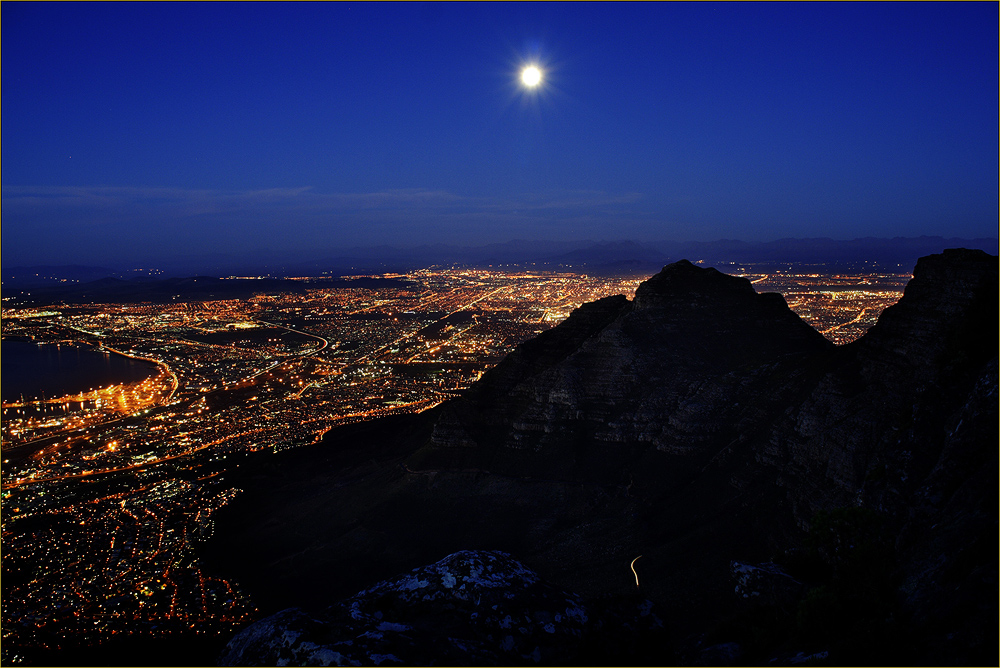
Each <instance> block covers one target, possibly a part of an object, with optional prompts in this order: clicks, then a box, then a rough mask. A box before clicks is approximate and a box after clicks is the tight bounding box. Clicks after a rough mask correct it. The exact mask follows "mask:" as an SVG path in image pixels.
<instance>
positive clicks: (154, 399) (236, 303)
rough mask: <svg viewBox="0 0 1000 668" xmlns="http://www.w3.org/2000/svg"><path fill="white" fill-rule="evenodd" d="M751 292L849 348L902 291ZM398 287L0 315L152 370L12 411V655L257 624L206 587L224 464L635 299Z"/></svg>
mask: <svg viewBox="0 0 1000 668" xmlns="http://www.w3.org/2000/svg"><path fill="white" fill-rule="evenodd" d="M387 277H388V276H387ZM747 277H748V278H750V279H751V280H752V281H753V282H754V283H755V287H756V288H757V290H758V291H765V290H768V291H778V292H782V293H783V294H785V296H786V299H787V300H788V302H789V304H790V305H791V306H792V308H793V309H796V310H797V311H798V312H799V314H800V315H801V316H802V317H803V318H804V319H806V320H807V321H808V322H810V323H811V324H813V325H814V326H817V328H819V329H821V330H822V331H824V332H825V333H826V334H827V335H828V336H830V337H831V339H833V340H835V341H838V342H841V341H845V340H849V339H850V338H851V337H853V338H856V337H857V336H859V335H860V333H861V332H863V331H864V328H867V326H869V325H870V324H871V323H872V322H873V321H874V317H876V316H877V314H878V313H879V312H881V310H882V309H883V308H884V307H885V306H887V305H888V304H890V303H891V302H893V301H895V300H896V299H898V297H899V295H900V293H901V289H902V284H903V283H905V279H906V278H908V277H902V276H900V277H895V276H882V277H871V276H866V277H858V276H853V277H829V276H809V275H804V274H792V273H781V274H768V275H765V274H759V273H757V274H753V273H747ZM392 278H396V279H402V280H403V281H405V285H404V286H403V287H398V284H394V285H397V287H384V288H378V289H368V288H356V287H352V288H341V289H331V288H316V289H309V290H307V291H306V293H305V294H304V295H301V294H298V295H281V294H260V295H257V296H255V297H253V298H251V299H247V300H225V301H211V302H199V303H185V304H181V303H171V304H162V305H158V304H148V303H146V304H112V305H101V306H77V307H61V308H59V309H58V310H56V309H48V310H38V309H33V310H23V311H18V310H16V309H10V310H7V309H5V310H4V312H3V316H4V317H3V333H4V335H5V336H7V335H17V336H20V337H25V338H28V339H32V340H35V341H38V342H40V343H41V342H54V341H62V342H75V343H84V344H89V345H93V346H101V347H103V348H105V349H109V350H113V351H116V352H118V353H121V354H126V355H129V356H132V357H136V358H141V359H144V360H149V361H152V362H154V363H155V364H157V367H158V371H157V372H156V373H154V374H153V375H152V376H151V377H149V378H147V379H146V380H143V381H141V382H139V383H132V384H124V385H123V384H118V385H112V386H109V387H105V388H95V389H91V390H88V391H86V392H80V393H75V394H72V395H68V396H65V397H59V398H57V399H52V400H46V401H39V400H30V401H29V400H26V401H23V402H16V403H14V402H12V403H6V404H4V406H3V412H4V414H3V417H4V420H3V437H4V441H3V467H2V487H3V492H2V494H3V504H2V506H0V512H2V522H3V525H2V526H3V550H4V569H5V574H7V573H8V571H10V572H11V573H15V574H16V573H17V572H20V571H19V569H27V570H30V571H31V573H32V574H33V575H32V576H31V577H29V578H27V579H22V578H20V576H19V577H17V578H13V577H12V578H11V579H10V580H6V577H5V580H6V581H8V582H14V584H11V585H9V587H8V588H7V589H5V607H4V610H3V620H2V621H3V627H4V639H5V641H6V642H5V644H7V645H9V646H10V647H13V648H14V649H16V650H17V651H18V652H19V653H20V652H21V650H22V649H24V648H30V647H54V646H56V645H60V644H63V645H65V644H67V643H68V644H70V645H71V644H73V643H77V644H79V643H89V642H92V641H95V640H100V639H103V638H107V637H110V636H111V635H115V634H119V633H135V632H136V629H142V632H143V633H149V634H150V635H153V636H155V635H157V634H160V635H163V634H170V633H178V632H187V631H189V630H200V631H206V630H207V629H208V627H209V625H211V624H215V625H216V626H215V627H213V628H220V629H229V628H233V627H235V626H236V625H238V624H241V623H244V622H245V621H246V620H248V619H249V618H251V617H252V616H253V614H254V610H253V606H252V604H251V602H250V601H249V600H248V599H247V598H246V597H245V596H244V595H242V594H241V593H240V592H239V589H238V587H237V586H236V585H235V584H233V583H230V582H225V581H223V580H216V579H212V578H208V577H206V576H205V575H204V573H203V572H202V570H201V567H200V565H199V562H198V559H197V556H196V554H195V552H194V546H195V545H196V544H197V542H198V541H200V540H203V539H204V537H205V536H207V535H208V534H209V533H210V532H211V528H212V515H213V513H214V512H215V510H217V509H218V508H220V507H221V506H222V505H224V504H225V503H228V501H230V500H231V499H232V498H233V497H234V496H235V495H236V494H237V493H238V491H237V490H234V489H232V487H231V486H230V485H228V484H227V482H226V475H225V470H226V460H227V458H228V457H232V456H233V455H236V454H243V453H246V452H252V451H257V450H265V449H267V450H273V451H278V450H283V449H286V448H293V447H298V446H301V445H303V444H307V443H313V442H316V441H318V440H320V439H322V437H323V435H324V434H326V433H327V432H328V431H329V430H330V429H331V428H333V427H335V426H337V425H339V424H346V423H351V422H357V421H362V420H368V419H372V418H374V417H380V416H385V415H391V414H394V413H400V412H415V411H421V410H425V409H427V408H430V407H432V406H434V405H437V404H438V403H440V402H441V401H444V400H446V399H447V398H449V397H451V396H454V395H455V394H456V393H458V392H460V391H461V390H462V389H464V388H465V387H467V386H468V385H469V384H471V383H472V382H474V381H475V380H476V379H477V378H479V377H480V376H481V375H482V373H483V372H484V371H485V370H486V369H487V368H489V367H490V366H491V365H493V364H495V363H497V362H498V361H499V360H500V359H502V358H503V356H504V355H506V354H507V353H508V352H509V351H510V350H512V349H513V347H514V346H516V345H517V344H518V343H520V342H521V341H523V340H525V339H528V338H531V337H533V336H535V335H537V334H538V333H540V332H542V331H544V330H546V329H548V328H550V327H552V326H554V325H555V324H557V323H558V322H560V321H562V320H563V319H565V318H566V317H567V316H568V315H569V314H570V313H571V312H572V310H573V309H574V308H576V307H578V306H579V305H580V304H581V303H584V302H588V301H592V300H595V299H599V298H601V297H604V296H608V295H612V294H625V295H627V296H631V295H632V294H633V293H634V291H635V288H636V287H637V285H638V283H639V280H638V279H614V278H597V277H592V276H586V275H581V274H572V273H561V274H558V273H539V272H525V271H504V270H502V269H499V268H498V269H491V270H471V269H466V270H454V269H424V270H420V271H415V272H412V273H410V274H406V275H393V276H392ZM862 281H867V283H862ZM29 518H31V519H32V521H33V522H34V524H31V523H28V524H25V523H23V522H22V520H25V519H29ZM25 526H33V527H35V528H32V529H31V530H30V531H29V530H28V529H23V528H22V527H25ZM38 527H41V528H38ZM22 580H23V581H22ZM18 648H21V649H18ZM11 651H13V650H11ZM19 655H20V654H19ZM5 656H8V657H10V656H14V655H13V654H9V655H5Z"/></svg>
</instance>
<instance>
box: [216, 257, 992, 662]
mask: <svg viewBox="0 0 1000 668" xmlns="http://www.w3.org/2000/svg"><path fill="white" fill-rule="evenodd" d="M997 284H998V277H997V258H996V257H995V256H990V255H987V254H986V253H983V252H981V251H965V250H951V251H945V252H944V253H942V254H941V255H935V256H930V257H927V258H923V259H921V261H920V262H919V263H918V265H917V267H916V270H915V272H914V278H913V280H912V281H911V282H910V284H909V285H908V286H907V288H906V292H905V295H904V296H903V298H902V299H901V300H900V301H899V303H897V304H896V305H894V306H892V307H890V308H889V309H886V311H885V312H884V313H883V314H882V316H881V318H880V319H879V321H878V324H877V325H876V326H875V327H873V328H872V329H871V330H870V331H869V332H868V333H867V334H866V335H865V336H864V337H862V338H861V339H859V340H858V341H856V342H855V343H853V344H850V345H848V346H843V347H839V348H836V347H833V346H832V345H831V344H829V343H828V342H827V341H826V340H825V339H823V337H822V336H821V335H819V334H818V333H817V332H816V331H815V330H813V329H811V328H810V327H809V326H807V325H806V324H805V323H803V322H802V321H801V320H800V319H799V318H798V317H797V316H796V315H795V314H794V313H792V312H791V311H790V310H789V309H788V308H787V306H786V305H785V303H784V300H783V299H782V298H781V297H780V296H779V295H774V294H757V293H756V292H755V291H754V290H753V287H752V286H751V285H750V284H749V282H748V281H746V280H744V279H740V278H736V277H731V276H726V275H724V274H721V273H719V272H717V271H715V270H712V269H701V268H698V267H696V266H694V265H692V264H690V263H688V262H686V261H682V262H678V263H675V264H672V265H669V266H667V267H665V268H664V269H663V271H661V272H660V273H659V274H657V275H656V276H654V277H652V278H650V279H649V280H648V281H646V282H644V283H643V284H642V285H641V286H640V288H639V289H638V290H637V292H636V296H635V299H634V300H633V301H631V302H630V301H628V300H627V299H625V298H624V297H611V298H607V299H603V300H600V301H598V302H594V303H592V304H586V305H584V306H582V307H581V308H580V309H578V310H577V311H575V312H574V313H573V314H572V315H571V316H570V318H568V319H567V320H566V321H565V322H564V323H562V324H560V325H559V326H558V327H556V328H554V329H552V330H550V331H548V332H546V333H545V334H543V335H541V336H539V337H538V338H536V339H534V340H532V341H528V342H526V343H525V344H523V345H522V346H520V347H519V348H518V349H517V350H515V351H514V352H513V353H512V354H511V355H510V356H508V358H507V359H505V360H504V361H503V362H502V363H501V364H499V365H497V366H496V367H495V368H493V369H491V370H490V371H489V372H488V373H486V374H485V375H484V376H483V378H482V379H481V380H480V382H479V383H477V384H476V385H474V386H473V387H471V388H470V389H469V390H468V391H467V392H466V393H465V395H464V396H462V397H461V398H459V399H456V400H453V401H450V402H448V403H447V404H444V405H442V406H440V407H439V408H437V409H435V410H434V411H431V412H428V413H426V414H423V415H422V416H415V417H414V418H412V419H410V420H408V421H407V422H406V423H405V425H403V423H402V422H400V423H399V424H400V425H402V426H400V427H398V428H393V427H391V426H386V427H385V428H384V429H383V431H382V432H378V434H377V435H373V436H371V437H367V436H365V435H364V434H365V432H362V431H357V430H356V431H351V432H349V431H344V432H343V434H342V436H338V434H337V433H336V432H331V439H330V440H329V441H328V442H327V443H325V444H324V445H323V446H322V447H321V448H315V449H311V450H310V449H304V450H303V451H301V452H297V453H292V454H289V455H288V456H287V457H286V458H284V459H275V460H268V461H267V464H266V465H262V466H261V467H258V468H256V469H252V470H251V472H250V473H249V474H247V475H246V477H245V480H246V484H244V485H243V486H244V487H245V488H246V489H248V494H247V495H245V496H244V497H243V498H241V499H240V500H238V501H237V502H236V503H234V504H232V508H231V509H228V510H227V511H225V513H223V514H221V515H220V518H219V520H218V521H219V533H220V538H218V539H217V540H216V543H215V544H216V548H214V549H216V550H217V551H218V552H219V553H220V554H222V555H226V554H228V555H232V554H240V555H241V557H243V558H244V562H243V564H244V565H243V566H242V568H243V570H242V571H239V572H236V573H234V574H235V575H236V577H237V579H238V580H239V581H241V582H244V583H246V585H247V586H248V587H249V588H250V590H251V592H255V591H259V592H261V594H260V595H261V596H262V599H260V600H266V601H268V604H267V605H271V606H273V608H272V609H277V608H278V607H279V606H281V605H288V604H296V603H299V602H300V601H301V599H302V598H303V597H305V598H308V596H309V595H312V596H313V599H312V600H311V601H310V602H311V603H313V604H320V603H321V602H323V601H326V602H327V603H326V604H328V602H329V601H330V600H336V599H337V598H342V597H344V596H347V595H350V594H352V593H354V592H355V591H357V590H358V589H361V588H362V586H364V585H365V584H368V583H369V582H371V581H374V580H375V579H376V576H378V577H381V578H384V577H387V576H389V575H392V574H394V573H396V572H399V571H401V570H404V568H412V567H413V566H416V565H420V564H423V563H429V562H431V561H433V560H434V559H438V558H440V556H441V555H442V554H447V553H448V552H451V551H456V550H462V549H503V550H507V551H510V552H512V553H514V554H516V555H518V556H519V557H520V558H522V559H524V561H525V563H526V564H528V565H529V566H531V567H532V568H534V569H536V570H537V571H538V572H539V573H541V574H542V576H543V577H545V578H546V579H548V580H550V581H552V582H554V583H556V584H558V585H559V586H561V587H566V588H567V589H569V590H572V591H576V592H580V593H581V594H582V595H585V596H591V597H593V596H601V595H610V594H615V595H623V594H624V593H625V592H628V591H630V588H634V586H635V585H634V583H633V582H632V574H631V572H630V571H628V570H627V566H628V564H629V562H630V561H631V560H632V559H633V558H635V556H636V555H638V554H642V555H643V559H642V560H641V561H640V562H638V564H639V567H640V568H641V570H640V572H641V574H642V577H643V593H644V594H645V595H646V596H648V597H649V598H650V599H652V600H653V601H656V602H657V604H658V607H659V609H660V610H661V613H662V615H663V617H664V618H665V620H666V621H667V623H668V627H669V628H670V629H671V635H672V638H673V639H674V642H675V643H676V645H675V649H676V654H671V655H656V654H655V652H654V653H653V654H651V655H650V656H649V657H648V658H649V660H650V661H651V662H653V663H677V662H689V663H698V662H703V661H707V662H711V663H724V662H730V661H743V662H751V663H753V662H769V661H771V660H772V659H773V660H776V661H777V662H779V663H782V662H785V663H788V662H794V661H793V655H795V654H796V652H805V654H810V653H812V654H816V655H817V656H818V655H820V654H823V653H824V652H825V653H826V654H825V656H829V659H830V660H831V661H833V662H834V663H838V662H839V663H850V662H854V661H865V662H868V663H907V662H913V661H929V662H931V663H934V662H938V663H941V662H944V663H972V662H983V661H985V662H987V663H994V662H995V660H996V627H997V607H996V571H997V568H996V563H997V508H996V500H997V476H996V472H997V466H998V463H997V396H998V395H997V340H998V333H997V320H998V314H997V301H998V296H997ZM386 425H389V423H386ZM338 439H339V440H338ZM366 439H368V440H366ZM385 444H392V446H391V447H389V446H388V445H385ZM373 448H375V449H373ZM334 452H342V453H347V454H345V455H343V456H342V457H341V458H340V459H336V462H337V463H336V465H335V466H333V465H332V464H325V465H318V463H319V462H320V461H321V460H322V461H328V462H330V461H333V459H331V457H334V459H335V456H334V455H331V454H330V453H334ZM351 452H357V453H358V456H357V457H354V458H353V459H352V456H349V455H350V453H351ZM368 453H371V454H368ZM338 456H339V455H338ZM370 457H371V458H370ZM227 516H228V518H229V519H228V520H227V519H226V518H227ZM256 554H266V555H267V556H266V559H262V562H261V564H259V565H258V566H253V564H252V560H253V557H246V555H256ZM246 559H249V560H250V561H249V562H247V561H246ZM215 561H216V562H217V563H218V562H219V558H216V559H215ZM265 564H266V565H267V568H266V575H265V574H264V573H265V568H264V566H265ZM752 564H757V565H756V566H754V565H752ZM229 572H230V573H233V571H232V570H230V571H229ZM331 572H337V573H338V574H342V573H351V574H354V575H353V576H352V577H356V578H360V577H361V576H362V575H364V577H368V578H370V579H369V580H366V581H364V582H361V581H358V580H357V579H354V580H352V579H349V577H348V576H346V575H338V577H337V579H334V580H331V579H330V578H324V577H322V575H321V574H324V573H331ZM748 574H751V575H753V577H752V578H751V577H750V576H749V575H748ZM750 580H753V581H754V582H757V583H758V584H759V587H758V588H757V589H755V590H754V591H750V590H749V589H748V585H747V582H749V581H750ZM255 587H256V590H255ZM279 589H280V591H278V590H279ZM294 590H297V591H298V592H299V600H296V598H295V597H294V596H292V595H290V594H289V592H291V591H294ZM734 591H736V592H737V593H736V594H734ZM269 592H270V593H269ZM265 607H266V606H265ZM793 649H794V650H795V651H791V650H793ZM727 657H728V658H727Z"/></svg>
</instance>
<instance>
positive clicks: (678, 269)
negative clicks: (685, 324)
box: [634, 260, 756, 309]
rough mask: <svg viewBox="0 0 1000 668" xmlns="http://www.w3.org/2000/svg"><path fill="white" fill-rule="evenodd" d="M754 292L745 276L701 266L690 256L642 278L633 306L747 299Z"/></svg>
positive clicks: (710, 302)
mask: <svg viewBox="0 0 1000 668" xmlns="http://www.w3.org/2000/svg"><path fill="white" fill-rule="evenodd" d="M755 294H756V292H755V291H754V289H753V286H752V285H751V284H750V281H748V280H747V279H745V278H740V277H739V276H730V275H728V274H723V273H722V272H721V271H719V270H718V269H714V268H711V267H698V266H696V265H694V264H692V263H691V262H690V261H689V260H678V261H677V262H673V263H671V264H668V265H667V266H665V267H664V268H663V269H661V270H660V272H659V273H658V274H656V275H654V276H652V277H650V278H649V279H648V280H646V281H643V283H642V284H641V285H640V286H639V287H638V289H636V291H635V305H634V308H635V309H644V308H650V307H656V306H678V305H680V304H681V303H683V304H688V305H693V304H694V303H696V302H697V301H702V300H705V299H707V300H709V303H706V304H705V305H706V306H710V305H712V304H713V303H715V302H716V301H717V300H718V299H720V298H722V299H726V298H727V297H730V298H737V299H739V298H743V299H746V298H747V297H750V296H752V295H755ZM751 298H752V297H751ZM716 305H717V304H716Z"/></svg>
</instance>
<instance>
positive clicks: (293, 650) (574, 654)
mask: <svg viewBox="0 0 1000 668" xmlns="http://www.w3.org/2000/svg"><path fill="white" fill-rule="evenodd" d="M651 658H655V659H661V660H666V659H669V649H668V646H667V643H666V633H665V631H664V627H663V623H662V622H661V620H660V619H659V618H658V617H657V616H656V614H654V613H653V604H652V602H651V601H649V600H646V599H642V598H641V597H639V596H638V595H635V596H631V597H628V598H625V599H620V600H616V601H610V600H605V601H602V602H597V603H594V602H586V601H584V600H583V599H582V598H581V597H580V596H579V595H577V594H574V593H571V592H567V591H565V590H562V589H560V588H558V587H555V586H553V585H551V584H549V583H547V582H544V581H543V580H541V578H539V576H538V574H537V573H535V572H534V571H532V570H530V569H528V568H527V567H525V566H524V565H523V564H521V563H520V562H518V561H517V560H515V559H513V558H512V557H511V556H510V555H508V554H505V553H503V552H472V551H463V552H458V553H456V554H452V555H449V556H448V557H445V558H444V559H442V560H441V561H438V562H437V563H435V564H431V565H430V566H425V567H423V568H415V569H413V571H411V572H410V573H407V574H406V575H402V576H399V577H397V578H394V579H391V580H386V581H384V582H380V583H378V584H376V585H374V586H373V587H370V588H368V589H366V590H364V591H362V592H360V593H358V594H356V595H355V596H352V597H351V598H348V599H346V600H344V601H340V602H339V603H337V604H335V605H333V606H330V607H329V608H327V609H326V610H324V611H323V612H321V613H319V614H315V615H311V614H308V613H306V612H304V611H302V610H300V609H298V608H291V609H288V610H283V611H282V612H279V613H278V614H276V615H273V616H271V617H268V618H266V619H263V620H260V621H258V622H256V623H255V624H253V625H252V626H250V627H248V628H246V629H244V630H243V631H242V632H240V634H239V635H237V636H236V637H235V638H233V639H232V641H230V643H229V645H228V646H227V647H226V650H225V652H224V653H223V655H222V656H221V657H220V659H219V662H220V664H221V665H224V666H238V665H250V666H252V665H277V666H284V665H308V666H330V665H335V666H358V665H376V666H378V665H421V666H429V665H533V664H538V663H541V664H546V665H564V664H573V665H581V664H594V665H598V664H599V665H610V664H611V663H614V662H619V663H626V664H627V663H635V662H636V661H638V660H641V661H644V662H645V661H647V660H649V659H651Z"/></svg>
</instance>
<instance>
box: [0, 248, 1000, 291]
mask: <svg viewBox="0 0 1000 668" xmlns="http://www.w3.org/2000/svg"><path fill="white" fill-rule="evenodd" d="M946 248H969V249H979V250H984V251H986V252H988V253H996V252H997V250H998V241H997V239H996V238H992V239H988V238H979V239H959V238H945V237H930V236H921V237H895V238H892V239H883V238H877V237H864V238H861V239H851V240H838V239H829V238H811V239H778V240H775V241H766V242H751V241H740V240H736V239H719V240H717V241H667V240H665V241H655V242H638V241H628V240H625V241H593V240H575V241H529V240H524V239H516V240H512V241H508V242H506V243H497V244H487V245H484V246H452V245H446V244H427V245H421V246H414V247H397V246H371V247H357V248H349V249H342V250H339V251H331V252H329V253H327V254H325V255H319V256H318V257H316V258H315V259H302V258H287V257H286V258H285V259H284V260H273V259H271V260H268V259H264V258H261V257H254V258H249V257H239V256H223V255H219V254H214V255H211V256H209V255H204V256H191V257H187V258H178V259H176V260H175V261H173V262H171V263H169V264H167V265H164V266H163V267H159V268H157V269H152V270H151V269H141V270H137V269H135V268H133V267H117V268H107V267H90V266H80V265H69V266H65V265H60V266H48V265H45V266H30V267H24V266H17V267H10V268H7V267H5V268H4V270H3V283H4V287H5V288H25V287H34V286H39V285H53V284H58V283H65V282H77V283H85V282H88V281H94V280H97V279H100V278H108V277H111V278H118V279H130V278H136V277H137V276H145V277H160V278H163V277H190V276H194V275H202V276H216V277H219V276H230V275H243V276H246V275H254V276H267V277H272V278H276V277H289V276H323V275H325V276H331V277H336V276H348V275H357V274H381V273H385V272H394V271H408V270H411V269H417V268H421V267H427V266H432V265H463V266H482V267H486V266H494V267H496V266H502V265H520V266H533V267H535V268H541V269H575V270H584V271H588V272H590V273H606V274H621V273H636V274H651V273H655V272H656V271H658V270H659V269H660V268H661V267H663V266H664V265H665V264H668V263H670V262H675V261H677V260H681V259H687V260H691V261H692V262H699V263H701V264H704V265H706V266H721V265H729V264H734V263H737V264H738V263H755V264H762V263H772V264H796V263H797V264H826V265H844V266H848V265H858V266H867V267H876V268H879V269H882V270H886V271H890V270H900V271H904V272H905V271H909V269H910V268H912V267H913V266H914V265H915V264H916V261H917V259H918V258H920V257H922V256H925V255H931V254H934V253H940V252H941V251H943V250H944V249H946ZM317 255H318V254H317Z"/></svg>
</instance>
